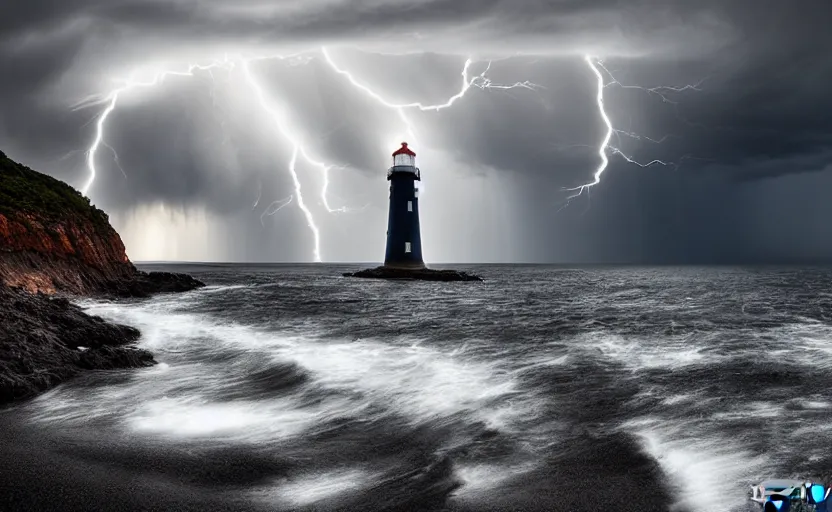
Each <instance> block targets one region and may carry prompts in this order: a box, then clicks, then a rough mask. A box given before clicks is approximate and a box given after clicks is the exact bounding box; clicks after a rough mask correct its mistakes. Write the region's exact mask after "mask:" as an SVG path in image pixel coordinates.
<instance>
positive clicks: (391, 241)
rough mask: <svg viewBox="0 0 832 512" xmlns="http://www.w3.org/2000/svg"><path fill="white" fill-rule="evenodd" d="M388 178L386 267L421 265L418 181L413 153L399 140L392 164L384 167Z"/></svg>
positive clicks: (416, 267) (422, 266) (417, 170)
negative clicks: (386, 167) (388, 207)
mask: <svg viewBox="0 0 832 512" xmlns="http://www.w3.org/2000/svg"><path fill="white" fill-rule="evenodd" d="M387 180H388V181H389V182H390V210H389V213H388V215H387V250H386V252H385V254H384V266H385V267H387V268H401V269H423V268H425V263H424V261H422V237H421V234H420V231H419V198H418V196H417V192H416V182H417V181H421V176H420V173H419V168H418V167H416V153H414V152H413V151H412V150H411V149H410V148H408V147H407V142H402V147H400V148H399V149H397V150H396V151H395V152H393V166H392V167H390V169H388V170H387Z"/></svg>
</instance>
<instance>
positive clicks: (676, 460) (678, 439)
mask: <svg viewBox="0 0 832 512" xmlns="http://www.w3.org/2000/svg"><path fill="white" fill-rule="evenodd" d="M622 429H624V430H625V431H628V432H631V433H633V434H635V435H636V436H637V437H638V438H639V439H640V441H641V445H642V449H643V450H644V451H645V452H646V453H647V454H648V455H649V456H650V457H652V458H653V459H654V460H656V462H658V464H659V466H660V467H661V469H662V471H663V472H664V473H665V474H666V475H667V476H668V477H669V478H670V479H671V481H672V483H673V486H674V487H675V490H676V494H675V498H676V499H675V502H674V503H673V508H674V509H682V510H692V511H702V512H705V511H707V512H713V511H728V510H732V509H733V508H734V507H737V506H741V505H743V504H744V503H746V502H747V501H748V498H747V488H748V487H747V486H748V485H750V484H751V483H753V482H756V481H759V480H762V479H764V478H765V476H766V470H767V469H769V468H768V467H767V466H768V464H767V463H768V458H767V457H765V456H756V455H754V454H753V453H752V452H751V451H750V450H748V449H745V448H743V446H742V443H741V442H740V441H738V440H737V439H728V438H723V437H719V436H716V435H714V434H712V433H705V432H703V431H701V430H699V429H698V428H696V426H695V425H693V424H690V423H689V424H683V423H672V422H669V421H666V420H661V419H659V418H639V419H636V420H632V421H628V422H626V423H624V424H623V425H622Z"/></svg>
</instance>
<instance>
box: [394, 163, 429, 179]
mask: <svg viewBox="0 0 832 512" xmlns="http://www.w3.org/2000/svg"><path fill="white" fill-rule="evenodd" d="M393 173H402V174H405V173H406V174H415V175H416V179H417V180H420V181H421V179H422V175H421V172H420V171H419V168H418V167H414V166H412V165H394V166H393V167H391V168H389V169H387V179H388V180H389V179H390V176H392V175H393Z"/></svg>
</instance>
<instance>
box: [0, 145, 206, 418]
mask: <svg viewBox="0 0 832 512" xmlns="http://www.w3.org/2000/svg"><path fill="white" fill-rule="evenodd" d="M200 286H204V284H203V283H201V282H200V281H197V280H196V279H194V278H192V277H191V276H188V275H185V274H173V273H167V272H150V273H146V272H141V271H139V270H137V269H136V267H134V266H133V264H132V263H131V262H130V260H129V259H128V258H127V254H126V253H125V250H124V244H123V243H122V241H121V237H120V236H119V235H118V233H116V231H115V230H114V229H113V228H112V226H110V222H109V219H108V218H107V214H106V213H104V212H103V211H101V210H99V209H98V208H95V207H94V206H92V205H91V204H90V202H89V199H87V198H85V197H84V196H82V195H81V194H80V193H79V192H78V191H76V190H75V189H73V188H72V187H70V186H69V185H67V184H66V183H63V182H62V181H59V180H56V179H54V178H52V177H50V176H47V175H45V174H41V173H39V172H36V171H33V170H32V169H29V168H28V167H25V166H23V165H20V164H18V163H16V162H14V161H12V160H11V159H9V158H8V157H6V155H5V154H4V153H3V152H0V404H3V403H6V402H11V401H14V400H18V399H23V398H28V397H31V396H33V395H35V394H36V393H38V392H40V391H43V390H46V389H48V388H50V387H52V386H55V385H57V384H59V383H60V382H63V381H64V380H66V379H68V378H70V377H72V376H74V375H76V374H77V373H79V372H82V371H84V370H95V369H113V368H134V367H141V366H149V365H152V364H154V360H153V356H152V355H151V354H150V353H149V352H147V351H144V350H139V349H136V348H133V347H130V346H129V345H130V344H131V343H132V342H134V341H136V340H137V339H138V338H139V336H140V333H139V331H137V330H136V329H134V328H132V327H128V326H123V325H113V324H110V323H107V322H105V321H104V320H102V319H101V318H98V317H95V316H90V315H87V314H86V313H84V312H83V311H82V310H81V308H80V307H78V306H75V305H73V304H71V303H70V302H69V300H68V299H66V298H55V297H50V295H54V294H55V293H58V292H60V293H62V294H68V295H76V296H78V295H82V296H91V295H107V296H122V297H124V296H129V297H136V296H147V295H150V294H152V293H156V292H176V291H186V290H191V289H194V288H198V287H200Z"/></svg>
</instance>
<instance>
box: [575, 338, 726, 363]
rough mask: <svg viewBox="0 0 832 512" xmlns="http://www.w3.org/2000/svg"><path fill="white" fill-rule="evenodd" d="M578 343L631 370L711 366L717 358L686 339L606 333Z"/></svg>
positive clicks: (584, 348) (583, 347)
mask: <svg viewBox="0 0 832 512" xmlns="http://www.w3.org/2000/svg"><path fill="white" fill-rule="evenodd" d="M580 341H581V347H582V350H593V351H596V352H600V353H601V354H603V355H604V356H606V357H608V358H610V359H613V360H615V361H619V362H621V363H622V364H624V365H626V366H628V367H630V368H631V369H632V370H634V371H635V370H642V369H651V368H665V369H674V368H681V367H684V366H689V365H697V364H710V363H713V362H716V361H718V360H719V359H720V356H719V355H717V354H714V353H708V352H705V351H704V346H701V345H700V346H696V345H692V344H693V343H694V341H693V340H689V339H673V338H668V339H663V340H650V339H645V338H639V337H632V338H630V337H623V336H619V335H614V334H609V333H594V334H591V335H587V336H585V337H582V339H581V340H580Z"/></svg>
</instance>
